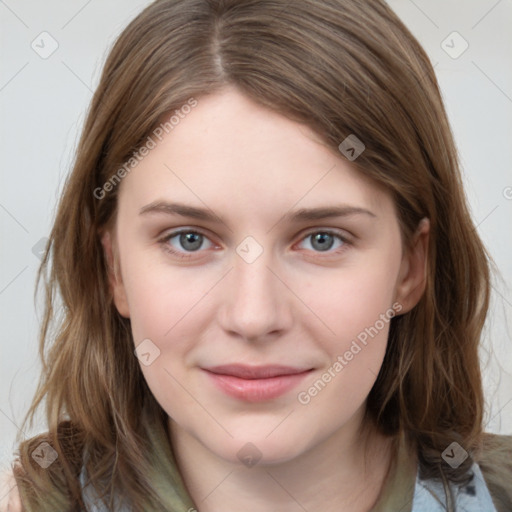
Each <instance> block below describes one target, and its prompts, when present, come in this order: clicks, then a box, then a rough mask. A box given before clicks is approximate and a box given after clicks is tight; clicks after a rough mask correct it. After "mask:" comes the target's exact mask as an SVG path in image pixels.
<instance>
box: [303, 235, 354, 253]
mask: <svg viewBox="0 0 512 512" xmlns="http://www.w3.org/2000/svg"><path fill="white" fill-rule="evenodd" d="M336 239H337V240H338V245H337V246H336V247H335V249H339V248H341V247H343V246H344V245H346V244H347V243H348V242H347V241H346V240H345V238H343V237H342V236H341V235H339V234H338V233H335V232H333V231H314V232H312V233H309V234H308V235H306V236H305V237H304V238H303V241H306V240H311V243H310V245H311V247H312V249H311V250H313V251H315V252H327V251H330V249H332V248H333V246H334V245H335V244H336ZM331 252H335V251H331Z"/></svg>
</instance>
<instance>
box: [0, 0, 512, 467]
mask: <svg viewBox="0 0 512 512" xmlns="http://www.w3.org/2000/svg"><path fill="white" fill-rule="evenodd" d="M148 3H149V2H148V1H143V0H138V1H137V0H123V1H121V0H107V1H102V2H100V1H99V0H89V1H83V0H82V1H78V0H73V1H64V0H60V1H59V0H46V1H44V2H38V1H35V0H6V1H2V0H0V30H1V35H0V37H1V46H0V52H1V55H0V62H1V68H0V120H1V121H0V144H1V147H0V150H1V153H0V154H1V155H2V160H1V164H0V180H1V181H0V183H1V186H0V244H1V245H0V315H1V323H0V329H1V331H0V332H1V341H0V344H1V345H0V346H1V357H0V433H1V436H0V465H1V466H0V469H1V468H2V467H6V466H7V465H8V463H9V461H10V460H11V459H12V450H13V446H14V436H15V435H16V432H17V429H18V425H20V424H21V420H22V418H23V415H24V413H25V412H26V410H27V407H28V405H29V402H30V399H31V397H32V394H33V392H34V390H35V386H36V382H37V377H38V372H39V361H38V354H37V330H38V322H39V319H40V316H41V309H40V308H39V309H36V307H35V304H34V298H33V292H34V280H35V274H36V271H37V268H38V264H39V259H38V248H40V244H41V242H40V240H41V239H43V238H44V237H45V236H47V234H48V232H49V230H50V226H51V220H52V218H53V214H54V209H55V205H56V201H57V198H58V195H59V191H60V189H61V186H62V182H63V178H64V177H65V175H66V173H67V172H68V171H69V169H70V164H71V162H72V158H73V150H74V148H75V146H76V143H77V141H78V134H79V130H80V129H81V126H82V123H83V121H84V114H85V110H86V108H87V105H88V103H89V101H90V99H91V96H92V91H93V90H94V88H95V87H96V85H97V83H98V80H99V74H100V71H101V67H102V64H103V61H104V59H105V56H106V53H107V51H108V49H109V48H110V46H111V44H112V43H113V41H114V39H115V37H116V36H117V35H118V34H119V32H120V31H121V30H122V29H123V28H124V27H125V26H126V24H127V23H128V21H130V20H131V19H132V18H133V17H134V16H135V15H136V14H137V13H138V12H139V11H140V10H141V9H142V8H143V7H144V6H146V5H147V4H148ZM389 4H390V5H391V7H392V8H393V9H394V10H395V11H396V12H397V14H398V15H399V16H400V17H401V18H402V20H403V21H404V22H405V24H406V25H407V26H408V27H409V28H410V30H411V31H412V32H413V34H414V35H415V36H416V37H417V38H418V40H419V41H420V43H421V44H422V45H423V46H424V48H425V49H426V51H427V53H428V54H429V56H430V58H431V61H432V64H433V65H434V66H435V70H436V73H437V76H438V79H439V82H440V85H441V88H442V92H443V97H444V100H445V103H446V106H447V110H448V115H449V117H450V121H451V123H452V127H453V130H454V133H455V138H456V142H457V145H458V148H459V151H460V156H461V162H462V166H463V169H464V172H465V185H466V191H467V195H468V199H469V201H470V205H471V210H472V215H473V217H474V219H475V222H476V224H477V225H478V228H477V229H478V232H479V234H480V235H481V236H482V238H483V240H484V242H485V243H486V245H487V247H488V249H489V251H490V253H491V255H492V257H493V258H494V260H495V262H496V266H497V269H498V275H497V277H496V278H495V281H494V283H493V299H492V313H491V315H490V316H489V319H488V322H487V326H486V331H485V337H484V346H483V350H482V357H483V361H484V379H485V389H486V398H487V402H488V410H487V415H486V429H487V430H488V431H491V432H497V433H503V434H505V433H506V434H512V344H511V329H510V320H511V309H512V294H511V292H510V287H509V285H508V283H510V282H511V278H512V257H511V256H512V241H511V236H510V232H511V230H510V226H511V224H512V223H511V220H512V173H511V168H512V150H511V141H512V67H511V62H512V60H511V56H512V55H511V53H512V52H511V49H512V32H511V31H510V30H509V28H510V26H511V22H512V0H500V1H496V0H471V1H464V2H462V1H456V0H450V1H447V0H435V1H433V0H429V1H427V0H423V1H422V0H414V1H413V0H391V1H389ZM454 31H456V32H458V33H459V34H460V36H461V37H462V38H463V39H462V38H461V37H459V36H457V35H450V34H452V32H454ZM42 32H48V33H49V34H50V36H47V35H43V36H41V35H40V34H41V33H42ZM448 36H449V37H448ZM54 41H56V43H55V42H54ZM443 41H445V42H444V43H443ZM464 41H466V42H467V44H468V45H469V47H468V48H467V50H466V51H465V52H464V53H462V54H461V55H460V56H457V54H458V53H460V52H461V50H462V49H463V48H464V47H465V44H466V43H465V42H464ZM52 44H53V45H55V44H58V48H57V49H56V50H55V52H54V53H53V54H52V55H50V56H48V57H47V58H42V57H41V56H40V54H38V53H37V52H36V51H35V49H37V51H38V52H39V53H42V54H43V56H46V55H44V52H49V51H50V50H51V49H52V46H51V45H52ZM31 45H34V47H35V49H33V48H32V46H31ZM450 54H451V55H450ZM454 57H457V58H454ZM38 244H39V245H38ZM62 385H66V383H65V382H63V383H62ZM41 430H44V425H43V423H42V422H41V421H40V420H39V423H38V425H36V427H35V428H34V429H33V430H30V431H25V432H24V434H25V435H26V436H29V435H32V434H33V433H35V432H37V431H41Z"/></svg>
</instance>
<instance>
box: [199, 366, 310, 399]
mask: <svg viewBox="0 0 512 512" xmlns="http://www.w3.org/2000/svg"><path fill="white" fill-rule="evenodd" d="M205 372H206V373H207V374H208V376H209V377H210V379H212V380H213V382H214V384H215V385H216V386H217V387H218V388H220V389H221V390H222V391H224V393H226V394H228V395H230V396H232V397H234V398H238V399H239V400H245V401H246V402H264V401H266V400H272V399H273V398H277V397H279V396H281V395H284V394H285V393H287V392H288V391H290V390H291V389H293V388H294V387H295V386H297V384H299V382H300V381H301V380H302V379H303V378H304V377H306V375H309V374H310V373H311V370H308V371H305V372H302V373H295V374H293V375H278V376H276V377H270V378H268V379H241V378H239V377H234V376H232V375H221V374H218V373H212V372H209V371H206V370H205Z"/></svg>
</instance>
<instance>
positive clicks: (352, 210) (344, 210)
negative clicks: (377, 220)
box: [139, 201, 376, 223]
mask: <svg viewBox="0 0 512 512" xmlns="http://www.w3.org/2000/svg"><path fill="white" fill-rule="evenodd" d="M154 213H163V214H167V215H180V216H182V217H189V218H193V219H197V220H203V221H209V222H214V223H215V222H216V223H219V222H223V221H222V219H220V218H219V217H218V216H217V215H215V213H213V211H212V210H210V209H207V208H197V207H195V206H190V205H187V204H183V203H169V202H166V201H155V202H153V203H150V204H148V205H146V206H144V207H142V208H141V209H140V212H139V215H148V214H154ZM359 214H363V215H369V216H370V217H376V215H375V214H374V213H373V212H371V211H370V210H367V209H366V208H360V207H358V206H350V205H340V206H323V207H318V208H301V209H299V210H295V211H291V212H288V213H287V214H285V215H283V217H282V218H281V220H284V221H286V222H291V223H296V222H301V221H307V220H321V219H328V218H333V217H348V216H352V215H359Z"/></svg>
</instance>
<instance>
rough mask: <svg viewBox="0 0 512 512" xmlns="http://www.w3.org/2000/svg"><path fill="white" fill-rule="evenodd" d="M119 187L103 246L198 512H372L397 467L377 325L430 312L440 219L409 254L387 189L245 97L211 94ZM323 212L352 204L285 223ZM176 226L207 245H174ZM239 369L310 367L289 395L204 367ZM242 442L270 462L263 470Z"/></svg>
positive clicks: (382, 333) (384, 331) (383, 332)
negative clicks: (153, 354) (359, 340)
mask: <svg viewBox="0 0 512 512" xmlns="http://www.w3.org/2000/svg"><path fill="white" fill-rule="evenodd" d="M121 187H122V188H121V190H120V195H119V209H118V214H117V219H116V224H115V227H114V229H113V230H112V232H111V233H107V234H106V235H104V237H103V243H104V246H105V248H106V252H107V254H108V255H109V257H110V260H111V262H112V264H113V266H114V268H115V269H116V271H115V272H113V273H112V278H111V279H112V288H113V292H114V299H115V304H116V306H117V309H118V311H119V313H120V314H121V315H123V316H125V317H127V318H130V319H131V326H132V332H133V337H134V340H135V345H136V346H138V345H139V344H140V343H141V342H142V341H143V340H147V339H149V340H151V343H152V344H153V345H152V346H156V347H158V350H159V351H160V353H159V356H158V357H157V358H156V359H155V360H154V361H153V362H152V363H151V364H149V365H148V366H146V365H141V369H142V371H143V373H144V376H145V378H146V380H147V382H148V385H149V387H150V389H151V391H152V392H153V394H154V396H155V398H156V399H157V400H158V402H159V403H160V405H161V406H162V407H163V409H164V410H165V411H166V412H167V413H168V415H169V427H170V432H171V441H172V444H173V447H174V449H175V452H176V457H177V461H178V466H179V469H180V472H181V474H182V475H183V478H184V481H185V483H186V486H187V489H188V491H189V493H190V495H191V497H192V499H193V500H194V503H195V504H196V508H197V509H198V510H199V511H200V512H213V511H218V510H223V511H226V512H230V511H233V512H234V511H238V510H249V509H250V510H251V511H255V512H257V511H268V510H273V509H275V508H276V506H278V508H279V510H282V511H285V512H288V511H289V512H294V511H299V510H303V509H304V508H305V509H306V510H324V511H326V512H330V511H334V510H336V511H340V510H351V511H366V510H369V509H370V508H371V506H372V505H373V504H374V503H375V501H376V499H377V497H378V494H379V492H380V489H381V487H382V483H383V481H384V478H385V474H386V471H387V469H388V465H389V460H390V453H389V449H388V448H389V444H388V441H387V440H386V439H384V438H382V437H381V436H379V435H377V434H373V435H372V436H371V438H370V441H369V443H370V447H371V452H370V453H371V454H372V456H371V464H368V465H367V466H365V459H364V456H363V455H364V453H363V451H364V447H363V445H362V443H361V441H360V437H359V432H360V428H361V422H362V416H363V412H364V407H365V400H366V397H367V395H368V393H369V391H370V389H371V387H372V385H373V383H374V382H375V379H376V376H377V374H378V372H379V369H380V366H381V364H382V360H383V357H384V353H385V348H386V340H387V335H388V330H389V322H388V323H386V322H381V323H380V324H377V323H376V321H377V320H378V319H379V318H382V317H381V316H380V315H382V314H383V313H385V312H386V311H388V312H389V311H392V309H390V308H393V304H395V307H396V305H397V304H398V308H399V310H400V312H401V313H404V312H407V311H409V310H410V309H411V308H412V307H414V305H415V304H416V303H417V302H418V300H419V298H420V296H421V294H422V292H423V286H424V284H423V283H424V277H425V274H424V272H425V255H426V250H427V242H428V222H424V223H422V224H421V228H420V230H419V232H418V234H417V236H416V238H415V242H414V244H413V247H412V249H410V250H405V249H404V248H403V246H402V240H401V234H400V228H399V223H398V219H397V215H396V212H395V208H394V204H393V201H392V199H391V197H390V195H389V194H388V193H387V192H386V191H385V190H383V189H382V188H381V187H379V186H378V185H377V184H375V183H373V182H371V181H370V180H369V179H367V178H365V177H364V176H363V175H361V174H360V173H358V172H357V171H356V170H355V169H354V168H353V167H351V165H350V164H349V162H348V161H347V160H346V159H345V158H344V157H343V156H342V155H341V154H339V153H338V154H336V152H333V151H332V150H331V149H329V148H328V147H326V145H324V144H322V143H321V141H320V140H319V139H318V137H317V136H315V134H314V133H313V132H312V131H311V130H310V129H309V128H307V127H306V126H304V125H301V124H298V123H296V122H293V121H291V120H289V119H287V118H285V117H283V116H282V115H280V114H277V113H275V112H271V111H269V110H267V109H264V108H262V107H261V106H259V105H257V104H256V103H254V102H252V101H251V100H249V99H248V98H246V97H245V96H243V95H242V94H241V93H239V92H238V91H237V90H235V89H233V88H227V89H225V90H223V91H222V92H220V93H215V94H213V95H210V96H207V97H201V98H200V99H199V104H198V106H197V107H196V108H195V109H194V110H193V111H192V112H191V113H190V114H189V115H188V116H187V117H186V118H185V119H184V120H182V121H181V122H180V124H179V126H177V127H175V129H174V130H173V131H172V132H170V133H169V134H168V135H167V136H166V137H164V139H163V140H162V142H161V143H160V144H159V145H158V146H157V147H156V148H155V149H153V150H152V151H151V152H150V154H149V155H148V156H147V157H146V158H145V159H144V160H143V161H142V162H141V163H140V164H139V165H138V166H137V167H136V168H135V169H134V170H133V171H132V172H131V173H130V175H128V176H127V177H126V178H125V179H124V180H123V182H122V185H121ZM164 202H168V203H170V202H177V203H178V202H179V203H183V204H186V205H188V206H193V207H197V208H206V209H207V210H208V211H209V212H210V213H212V212H213V214H214V215H215V217H216V218H214V219H211V220H204V219H197V218H193V217H189V216H180V215H177V214H176V213H170V212H169V211H168V209H167V210H166V209H165V208H156V209H155V208H152V207H154V206H155V205H156V204H161V203H164ZM325 206H342V207H343V208H348V209H349V210H346V211H345V214H344V215H342V216H340V217H330V218H322V219H313V220H304V219H302V220H298V221H295V222H293V221H291V220H289V219H288V217H284V216H285V215H287V214H289V213H291V212H292V213H293V212H295V211H296V210H298V209H299V208H319V207H325ZM148 209H149V210H150V211H147V210H148ZM144 210H146V211H145V213H142V212H141V211H144ZM347 211H348V213H347ZM180 228H185V230H187V229H188V231H189V232H190V230H191V231H192V232H193V233H194V232H196V233H197V232H199V233H200V235H199V238H197V236H196V237H194V235H193V234H192V235H189V238H188V239H187V238H184V237H180V236H179V234H178V235H176V230H177V229H180ZM325 230H330V231H331V232H334V236H333V237H332V238H328V243H327V244H326V243H324V244H323V247H327V250H322V248H321V244H320V245H319V244H318V243H315V237H314V235H315V234H318V233H319V232H320V233H322V232H325ZM169 235H171V236H169ZM312 235H313V236H312ZM336 235H340V236H341V237H342V238H341V239H340V238H338V237H337V236H336ZM166 236H167V238H165V237H166ZM247 236H251V237H252V238H253V239H254V240H256V245H250V246H249V249H248V246H245V249H246V250H249V253H250V254H252V255H254V254H259V253H257V252H256V251H257V250H258V249H259V250H262V253H261V254H260V255H259V257H257V258H256V259H254V261H252V260H251V261H250V262H248V261H247V260H246V259H244V258H243V257H241V256H240V255H239V253H237V247H238V248H239V249H240V243H241V242H242V241H243V240H244V239H245V238H246V237H247ZM317 237H318V235H317ZM343 240H344V241H343ZM253 243H254V242H253ZM166 247H171V249H174V250H175V251H177V252H178V253H179V254H180V255H182V256H184V258H180V257H179V256H177V255H174V254H171V253H169V252H168V251H167V250H166ZM242 247H244V246H243V245H242ZM319 247H320V248H319ZM240 254H242V253H240ZM382 323H383V324H384V326H383V327H382V328H380V327H381V324H382ZM375 325H378V326H379V328H380V330H379V331H378V333H377V334H376V335H374V337H372V338H371V341H370V342H369V343H368V344H367V345H365V346H364V348H363V349H362V350H360V351H359V352H358V353H357V355H355V356H354V357H353V359H351V360H350V361H346V363H347V364H346V365H344V366H343V369H342V371H339V372H337V373H336V376H335V377H334V378H332V379H331V381H330V382H329V383H328V385H326V386H325V388H323V389H322V390H321V392H319V393H318V394H317V395H316V396H314V397H313V398H312V399H311V400H310V402H309V403H307V404H304V403H300V402H299V401H298V399H297V397H298V393H299V392H301V391H304V390H308V389H309V388H310V387H311V386H312V384H313V383H314V382H315V381H317V380H318V379H319V378H320V377H321V376H322V374H324V373H325V372H327V371H328V369H329V368H330V367H331V372H332V365H333V362H335V361H336V360H337V357H338V356H339V355H341V354H344V353H345V352H346V351H347V350H348V349H350V346H351V343H352V341H353V340H355V339H356V337H357V335H358V334H360V333H361V332H363V331H364V330H365V328H367V327H370V326H375ZM146 343H147V342H146ZM227 364H243V365H246V366H249V367H250V368H254V367H256V368H261V367H262V366H265V365H286V366H287V367H291V368H294V369H300V370H305V371H306V373H305V374H304V376H303V377H302V378H301V379H299V381H298V383H296V384H295V385H294V386H292V388H291V389H289V390H285V392H283V393H282V394H279V396H277V397H269V398H263V399H261V397H260V398H259V399H254V395H252V394H250V392H248V394H247V395H243V393H242V395H241V396H239V395H235V396H233V395H232V394H229V393H226V392H225V391H224V390H223V389H221V388H220V387H219V386H217V385H215V383H216V382H217V381H215V382H214V379H212V375H211V373H209V371H208V370H206V369H211V368H212V367H215V366H218V365H227ZM221 373H222V372H221ZM237 382H238V381H237ZM241 386H242V385H241ZM235 387H236V386H235ZM242 388H243V386H242ZM244 389H245V388H244ZM247 443H252V444H251V445H247ZM248 446H249V447H248ZM243 447H245V448H243ZM241 449H244V450H245V451H242V453H243V454H246V455H247V454H248V455H249V456H252V457H253V458H255V459H258V458H259V457H261V458H259V460H257V463H256V464H255V465H254V466H251V467H249V466H247V465H245V464H243V463H242V461H241V459H240V457H239V455H237V454H238V452H239V451H240V450H241ZM244 460H245V459H244ZM312 468H314V471H312Z"/></svg>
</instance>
